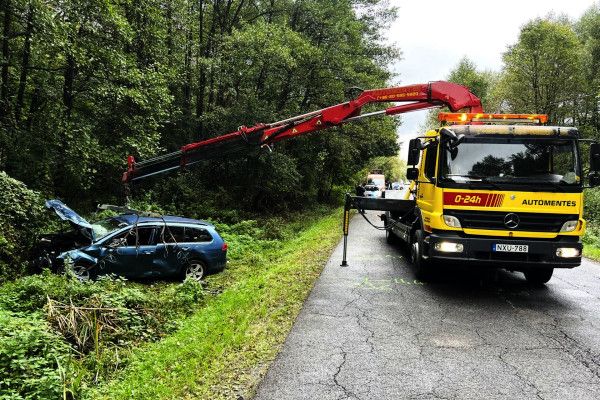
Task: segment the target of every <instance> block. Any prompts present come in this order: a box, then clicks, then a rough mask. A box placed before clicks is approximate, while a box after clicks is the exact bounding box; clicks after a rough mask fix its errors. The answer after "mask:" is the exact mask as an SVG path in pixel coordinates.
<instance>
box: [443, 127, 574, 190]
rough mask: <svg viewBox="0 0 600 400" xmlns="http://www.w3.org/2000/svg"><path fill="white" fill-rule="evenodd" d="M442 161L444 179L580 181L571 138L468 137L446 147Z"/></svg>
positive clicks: (472, 180) (466, 180)
mask: <svg viewBox="0 0 600 400" xmlns="http://www.w3.org/2000/svg"><path fill="white" fill-rule="evenodd" d="M440 164H441V165H440V178H441V180H442V181H445V182H454V183H467V184H471V183H476V182H489V183H511V184H536V185H560V186H563V185H564V186H573V185H579V184H580V177H579V175H578V171H579V166H578V160H577V152H576V147H575V142H574V141H573V140H569V139H527V138H508V139H504V138H501V139H490V138H466V139H465V140H464V141H463V142H462V143H461V144H460V145H459V146H458V147H455V148H454V149H453V150H451V149H447V148H446V149H445V150H444V151H443V154H442V162H441V163H440Z"/></svg>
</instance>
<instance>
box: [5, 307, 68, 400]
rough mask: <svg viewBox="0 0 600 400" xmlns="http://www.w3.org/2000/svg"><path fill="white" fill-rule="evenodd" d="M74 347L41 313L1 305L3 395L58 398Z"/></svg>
mask: <svg viewBox="0 0 600 400" xmlns="http://www.w3.org/2000/svg"><path fill="white" fill-rule="evenodd" d="M70 353H71V349H70V348H69V346H68V345H67V344H66V343H65V342H64V341H63V340H62V339H61V338H60V336H58V335H56V334H54V333H52V332H51V331H50V330H49V329H48V325H47V323H46V322H45V321H44V320H43V318H42V317H41V316H40V315H39V313H34V314H30V315H25V314H20V313H11V312H9V311H6V310H2V309H0V398H2V399H25V398H27V399H58V398H62V396H63V380H62V378H61V367H62V366H64V365H66V364H67V363H68V359H69V358H70Z"/></svg>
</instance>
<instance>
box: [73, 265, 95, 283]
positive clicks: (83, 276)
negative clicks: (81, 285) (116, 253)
mask: <svg viewBox="0 0 600 400" xmlns="http://www.w3.org/2000/svg"><path fill="white" fill-rule="evenodd" d="M70 271H71V273H72V274H73V275H74V276H75V278H77V279H78V280H79V281H80V282H87V281H89V280H92V279H94V278H95V277H96V274H95V273H94V272H93V268H89V267H86V266H85V265H81V264H74V265H73V266H72V267H71V268H70Z"/></svg>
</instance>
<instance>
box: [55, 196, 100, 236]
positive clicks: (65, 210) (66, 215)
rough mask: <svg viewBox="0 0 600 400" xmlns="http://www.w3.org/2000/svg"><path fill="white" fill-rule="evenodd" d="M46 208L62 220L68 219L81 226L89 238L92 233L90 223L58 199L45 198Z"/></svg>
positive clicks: (76, 225)
mask: <svg viewBox="0 0 600 400" xmlns="http://www.w3.org/2000/svg"><path fill="white" fill-rule="evenodd" d="M46 208H49V209H52V210H54V212H55V213H56V215H58V216H59V217H60V219H62V220H63V221H69V222H70V223H71V224H72V225H74V226H75V227H78V228H82V229H83V230H84V231H85V232H86V233H87V234H88V235H89V237H90V238H92V237H93V235H92V225H91V224H90V223H89V222H87V221H86V220H85V219H84V218H83V217H81V216H80V215H79V214H77V213H76V212H75V211H73V210H71V209H70V208H69V207H67V206H66V205H65V204H64V203H63V202H62V201H60V200H46Z"/></svg>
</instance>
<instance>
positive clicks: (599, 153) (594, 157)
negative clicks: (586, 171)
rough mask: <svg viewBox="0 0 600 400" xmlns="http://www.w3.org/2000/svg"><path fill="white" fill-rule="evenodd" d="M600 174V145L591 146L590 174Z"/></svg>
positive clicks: (593, 144)
mask: <svg viewBox="0 0 600 400" xmlns="http://www.w3.org/2000/svg"><path fill="white" fill-rule="evenodd" d="M598 172H600V143H592V144H591V145H590V173H592V174H593V173H598Z"/></svg>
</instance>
